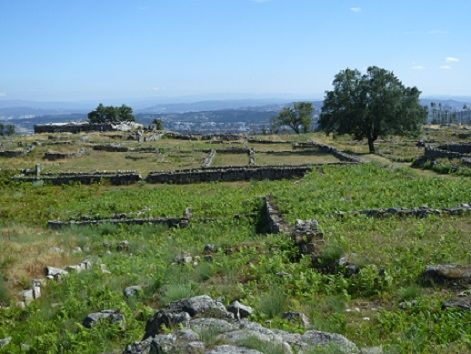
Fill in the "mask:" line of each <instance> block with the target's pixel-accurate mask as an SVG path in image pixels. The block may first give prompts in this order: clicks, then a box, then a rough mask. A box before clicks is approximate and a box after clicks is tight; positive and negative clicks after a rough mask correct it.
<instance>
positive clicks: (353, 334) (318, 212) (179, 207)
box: [0, 131, 471, 353]
mask: <svg viewBox="0 0 471 354" xmlns="http://www.w3.org/2000/svg"><path fill="white" fill-rule="evenodd" d="M434 134H437V136H438V133H434ZM439 134H440V136H441V135H442V134H445V133H443V132H441V131H440V132H439ZM446 134H448V136H450V134H453V133H451V132H448V133H446ZM313 137H314V138H318V140H323V141H325V142H329V143H332V142H334V143H335V144H336V145H337V146H338V147H342V148H345V150H351V151H358V152H360V153H364V152H365V151H364V150H365V147H364V146H363V145H359V144H357V143H354V142H351V141H348V140H347V139H346V138H339V139H336V140H335V141H332V140H330V138H326V137H322V136H320V135H317V134H313V135H308V136H301V137H296V140H307V139H312V138H313ZM73 138H75V137H73ZM289 138H291V137H289ZM27 139H32V138H31V137H28V138H27ZM95 139H97V141H100V142H102V141H101V140H99V138H97V137H95ZM110 139H111V138H110ZM273 139H280V140H284V139H288V137H286V136H281V137H273ZM344 139H345V140H344ZM443 139H445V138H443ZM166 143H168V145H166ZM394 143H395V144H396V143H401V142H400V141H399V142H398V141H395V142H394ZM403 143H404V144H406V143H405V142H403ZM146 144H147V143H146ZM148 144H149V145H150V146H158V147H159V148H161V149H162V158H163V159H167V160H168V166H169V167H171V168H176V167H177V166H182V165H184V164H185V163H188V164H191V162H190V161H193V163H194V164H195V165H196V164H198V165H199V164H201V162H202V160H203V159H204V156H206V154H204V153H200V152H194V153H189V151H190V150H191V149H192V148H194V149H203V148H206V146H207V145H211V144H207V143H206V142H181V141H176V140H171V139H165V140H162V141H158V142H156V143H152V144H151V143H148ZM382 144H385V148H387V144H388V143H387V142H384V143H383V142H381V143H380V147H381V146H382ZM407 144H409V143H407ZM407 144H406V145H407ZM410 144H411V145H412V143H410ZM261 145H262V144H261ZM269 146H270V147H271V145H269ZM273 146H279V145H273ZM288 146H289V145H287V146H285V147H283V149H281V151H284V149H285V148H288ZM407 146H409V145H407ZM258 149H259V147H258V146H257V147H256V150H257V151H258ZM391 149H392V148H391ZM269 150H271V148H270V149H269ZM260 151H261V150H260ZM391 151H394V154H398V156H402V155H401V154H402V153H403V152H401V150H394V149H392V150H391ZM411 151H412V150H411ZM96 153H97V155H99V157H97V158H96V159H95V161H96V165H93V163H92V161H93V159H92V158H91V155H90V156H88V157H86V158H84V159H83V160H82V161H81V162H80V163H81V164H82V165H80V166H81V168H87V169H88V168H90V169H93V170H96V169H98V170H101V169H118V167H117V166H121V165H120V164H121V163H123V164H124V163H129V164H131V163H135V164H136V165H135V166H137V167H136V169H142V171H147V170H145V169H144V168H145V167H144V166H143V165H144V164H146V165H147V162H150V161H153V160H152V159H156V160H157V161H156V162H155V163H152V170H156V169H159V166H167V165H166V164H165V161H160V162H159V161H158V159H159V158H160V157H159V156H160V155H157V154H149V156H147V155H148V154H139V155H144V156H146V159H149V161H147V160H146V159H142V160H135V161H133V160H132V159H126V158H125V157H122V160H112V158H114V156H120V154H119V153H104V152H96ZM33 154H38V155H37V156H40V153H39V149H38V150H37V151H34V152H33ZM108 154H109V155H110V156H108ZM116 154H118V155H116ZM126 154H127V155H130V154H132V153H123V155H126ZM404 154H405V153H404ZM136 155H137V154H136ZM33 156H36V155H32V156H28V157H26V158H23V160H21V162H22V163H23V164H24V163H25V161H27V162H28V163H30V164H33V163H34V162H35V160H34V158H33ZM106 156H108V157H106ZM263 156H264V155H263V153H262V152H260V153H258V154H257V155H256V162H257V164H261V163H263V161H264V160H263V159H262V157H263ZM267 156H268V155H267ZM271 156H276V155H270V157H271ZM218 157H219V158H220V159H221V160H217V161H216V162H215V163H216V164H234V163H233V162H234V161H236V160H237V159H238V158H240V157H243V158H244V161H245V164H247V163H248V156H247V155H246V154H238V155H237V156H231V155H230V154H218V155H217V158H218ZM314 157H315V158H319V159H320V161H322V162H329V161H331V160H329V159H331V158H332V157H329V156H322V155H319V156H314ZM89 158H90V162H86V161H88V160H87V159H89ZM311 158H313V157H312V156H309V155H302V154H299V155H298V156H297V157H295V159H296V161H295V163H312V162H313V160H311ZM28 159H30V160H28ZM119 159H121V157H119ZM5 160H6V159H5ZM12 160H14V159H9V161H12ZM79 160H80V159H77V160H76V161H79ZM128 160H129V161H128ZM74 161H75V160H74ZM276 161H278V160H275V161H274V163H275V162H276ZM287 162H288V161H287ZM1 163H2V165H1V166H2V171H1V175H0V230H1V231H0V250H1V252H0V273H1V277H0V304H1V305H3V306H4V307H2V308H0V339H1V338H4V337H7V336H11V337H12V342H11V344H9V345H8V346H7V347H5V348H3V349H0V352H1V353H20V352H28V351H29V352H36V353H56V352H62V353H103V352H110V353H114V352H116V353H118V352H121V350H122V349H123V348H124V346H125V345H126V344H129V343H130V342H132V341H135V340H139V339H140V338H141V337H142V334H143V331H144V327H145V323H146V321H147V319H149V318H150V316H151V315H152V314H153V313H154V309H157V308H160V307H161V306H163V305H166V304H168V303H169V302H171V301H173V300H177V299H181V298H184V297H188V296H191V295H197V294H208V295H211V296H212V297H221V298H222V299H223V302H224V303H226V304H227V303H229V302H231V301H232V300H234V299H239V301H241V302H242V303H244V304H247V305H250V306H252V307H254V308H255V315H254V317H253V320H255V321H258V322H260V323H262V324H264V325H267V322H266V321H270V322H269V323H270V324H269V326H271V327H272V328H283V329H289V330H291V331H296V332H302V331H303V329H302V328H300V327H299V326H298V325H296V324H294V323H290V322H287V321H286V320H283V319H282V316H281V314H282V313H283V312H285V311H289V310H293V311H301V312H303V313H305V314H306V315H307V316H308V317H309V318H310V320H311V322H312V323H313V326H314V328H316V329H318V330H324V331H331V332H337V333H341V334H344V335H346V336H347V337H348V338H349V339H351V340H352V341H354V342H355V343H356V344H357V345H358V346H359V347H371V346H379V345H382V346H383V349H384V351H385V352H386V353H468V352H471V344H470V343H471V312H470V311H453V310H442V308H441V303H442V301H443V300H447V299H449V298H451V297H453V296H455V295H456V293H457V292H459V291H461V290H462V289H455V288H446V287H440V286H424V285H423V284H422V283H421V282H420V281H419V278H420V274H421V272H422V271H423V269H424V267H425V266H426V265H429V264H438V263H452V264H469V263H470V262H471V256H470V253H469V249H470V247H471V221H470V218H469V215H468V216H459V217H458V216H456V217H437V216H434V217H428V218H425V219H418V218H404V219H401V218H387V219H373V218H368V217H365V216H355V217H354V216H345V217H343V218H339V217H337V216H336V215H335V212H336V211H353V210H359V209H364V208H378V207H417V206H421V205H424V204H427V205H428V206H430V207H437V208H443V207H450V206H457V205H460V204H462V203H469V202H471V194H470V193H469V190H470V189H471V179H469V178H468V177H466V176H457V177H455V178H452V179H451V178H444V177H442V176H441V175H438V174H437V175H421V174H418V173H417V172H416V171H415V170H414V169H411V168H409V167H397V166H390V167H388V166H383V165H379V164H376V163H369V164H362V165H352V166H323V167H318V168H315V169H314V170H313V171H312V172H311V173H309V174H308V175H307V176H305V177H304V178H303V179H293V180H283V181H258V182H255V181H252V182H234V183H203V184H197V185H148V184H142V183H139V184H136V185H132V186H125V187H117V186H110V185H107V184H95V185H91V186H80V185H69V186H40V185H37V184H19V183H14V182H11V180H10V177H11V176H12V175H13V174H14V173H15V171H5V168H6V167H8V166H10V168H13V169H15V168H17V167H16V166H20V165H21V164H20V163H19V162H18V164H16V163H15V164H12V165H8V164H7V162H6V161H4V160H3V159H2V161H1ZM69 163H70V164H73V162H72V160H70V161H64V162H63V163H62V164H61V165H60V167H61V168H60V170H62V167H64V166H66V164H69ZM106 164H109V165H106ZM138 164H139V166H140V168H139V166H138ZM149 164H151V163H149ZM179 164H180V165H179ZM267 164H271V163H268V162H267ZM70 166H72V165H70ZM104 166H110V167H114V168H103V167H104ZM125 166H130V165H128V164H126V165H125ZM21 167H26V166H21ZM48 168H50V169H51V170H52V169H53V168H54V167H53V166H52V165H51V166H50V167H48ZM57 168H58V167H57ZM70 168H72V167H70ZM123 169H130V168H129V167H126V168H123ZM150 169H151V168H150V167H149V170H150ZM267 194H272V195H273V197H274V199H275V201H276V203H277V205H278V207H279V208H280V210H281V211H282V213H283V214H284V216H285V218H286V219H287V220H288V221H289V222H294V221H295V220H296V219H316V220H318V222H319V224H320V226H321V229H322V231H323V233H324V235H325V240H326V241H325V243H326V244H325V247H324V252H325V253H326V254H338V255H343V256H347V257H349V259H354V260H355V263H357V264H359V265H361V266H362V269H361V271H360V273H359V274H357V275H355V276H353V277H347V276H345V275H342V274H330V275H327V274H321V273H319V272H318V271H317V270H315V269H314V268H313V267H312V266H311V264H310V257H308V256H302V257H301V259H298V257H296V255H297V249H296V248H295V247H294V245H293V243H292V241H291V239H290V238H289V237H288V236H287V235H283V234H280V235H262V234H258V233H257V229H256V225H257V222H258V210H259V208H260V197H261V196H264V195H267ZM186 207H191V209H192V211H193V219H192V221H191V222H190V225H189V227H188V228H181V229H180V228H175V229H167V228H164V227H156V226H149V225H144V226H133V227H131V226H112V225H101V226H97V227H83V228H68V229H63V230H48V229H47V227H46V223H47V221H48V220H51V219H61V220H67V219H74V218H79V217H81V216H85V215H89V216H102V217H106V216H108V217H109V216H112V215H113V214H116V213H135V215H138V213H139V215H141V216H181V215H182V213H183V210H184V209H185V208H186ZM123 240H127V241H129V249H127V250H125V251H119V250H118V247H117V245H118V244H119V242H120V241H123ZM206 244H214V245H215V246H217V248H218V251H216V252H215V253H214V254H213V259H212V261H211V262H209V261H206V260H205V259H204V254H203V249H204V246H205V245H206ZM181 252H188V253H190V254H191V255H192V256H193V260H194V263H190V264H186V265H177V264H174V259H175V257H176V256H177V255H178V254H180V253H181ZM85 258H87V259H90V260H91V261H92V262H93V263H94V265H95V266H94V267H93V269H92V270H91V271H86V272H82V273H80V274H71V275H70V276H69V277H67V278H65V279H64V280H63V281H61V282H57V283H56V282H50V283H48V285H47V286H46V287H45V288H44V289H43V296H42V297H41V298H40V299H39V300H37V301H34V302H33V303H32V304H31V305H29V306H27V307H26V308H24V309H23V308H20V307H17V306H15V303H16V301H17V300H18V292H19V291H20V290H22V289H25V288H27V287H28V286H30V280H31V279H32V278H35V277H39V276H41V273H42V271H43V268H44V266H46V265H49V266H58V267H62V266H66V265H70V264H76V263H77V262H79V261H81V260H83V259H85ZM295 259H296V260H295ZM101 264H104V265H105V266H106V269H108V270H109V273H108V272H103V271H102V266H101ZM280 272H284V273H285V274H288V275H286V276H282V277H281V276H279V275H277V273H280ZM380 274H381V275H380ZM130 285H141V286H143V291H142V293H140V295H139V296H138V297H136V298H129V299H127V298H125V297H124V296H123V289H124V288H125V287H126V286H130ZM110 308H113V309H118V310H119V311H120V312H121V313H122V314H123V315H124V316H125V328H124V329H123V328H122V327H120V326H118V325H109V324H107V323H101V324H99V325H97V326H96V327H94V328H92V329H85V328H84V327H83V326H82V325H81V322H82V320H83V319H84V317H85V316H86V315H87V314H88V313H90V312H96V311H100V310H103V309H110ZM28 348H29V349H28Z"/></svg>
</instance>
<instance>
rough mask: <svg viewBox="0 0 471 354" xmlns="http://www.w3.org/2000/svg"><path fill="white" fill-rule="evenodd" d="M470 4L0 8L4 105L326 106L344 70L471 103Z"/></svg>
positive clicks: (438, 0)
mask: <svg viewBox="0 0 471 354" xmlns="http://www.w3.org/2000/svg"><path fill="white" fill-rule="evenodd" d="M470 14H471V1H470V0H448V1H443V0H356V1H355V0H0V99H34V100H84V99H96V100H99V99H106V98H110V99H111V98H113V99H117V98H149V97H174V96H189V95H195V96H196V95H197V96H207V97H212V96H214V97H216V95H220V94H228V95H233V96H237V95H239V96H241V97H262V96H265V97H267V96H269V97H286V96H293V97H306V98H307V97H309V98H311V97H312V98H317V97H322V95H323V92H324V91H325V90H327V89H329V88H330V85H331V82H332V79H333V76H334V75H335V74H336V73H337V72H338V71H339V70H341V69H344V68H346V67H351V68H358V69H364V68H366V67H367V66H369V65H378V66H381V67H384V68H387V69H390V70H393V71H394V72H395V73H396V74H397V75H398V76H399V78H400V79H401V80H403V82H404V83H405V84H407V85H417V86H418V87H419V89H421V90H422V91H423V92H424V94H425V95H462V96H465V95H466V96H471V84H470V82H471V65H470V63H471V46H470V45H469V38H470V35H471V21H470V20H469V16H470Z"/></svg>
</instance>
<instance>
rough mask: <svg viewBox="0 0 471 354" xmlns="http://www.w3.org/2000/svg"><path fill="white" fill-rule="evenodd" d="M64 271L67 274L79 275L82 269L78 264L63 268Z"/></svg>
mask: <svg viewBox="0 0 471 354" xmlns="http://www.w3.org/2000/svg"><path fill="white" fill-rule="evenodd" d="M65 270H66V271H67V272H69V273H73V272H75V273H80V272H81V271H82V270H83V268H82V267H81V266H80V264H77V265H70V266H67V267H65Z"/></svg>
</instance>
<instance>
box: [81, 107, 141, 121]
mask: <svg viewBox="0 0 471 354" xmlns="http://www.w3.org/2000/svg"><path fill="white" fill-rule="evenodd" d="M88 120H89V122H90V123H120V122H134V120H135V119H134V115H133V113H132V108H131V107H128V106H126V105H124V104H123V105H122V106H120V107H114V106H104V105H103V104H101V103H100V104H99V105H98V106H97V108H96V109H95V110H94V111H91V112H90V113H88Z"/></svg>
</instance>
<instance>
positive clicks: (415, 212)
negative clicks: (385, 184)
mask: <svg viewBox="0 0 471 354" xmlns="http://www.w3.org/2000/svg"><path fill="white" fill-rule="evenodd" d="M470 212H471V205H470V204H468V203H465V204H462V205H460V206H457V207H453V208H439V209H437V208H429V207H428V206H421V207H417V208H378V209H364V210H355V211H351V212H337V213H336V215H338V216H340V217H342V216H344V215H346V214H350V215H366V216H369V217H373V218H386V217H392V216H397V217H421V218H423V217H426V216H429V215H464V214H467V213H470Z"/></svg>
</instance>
